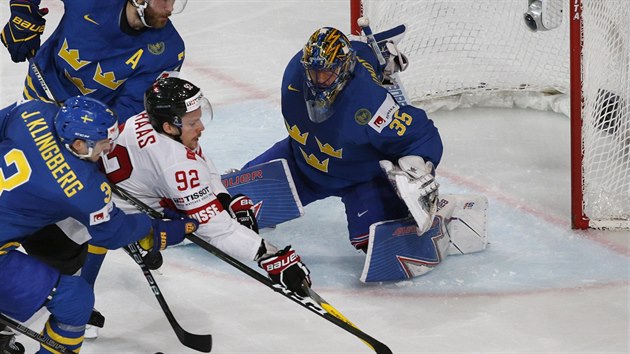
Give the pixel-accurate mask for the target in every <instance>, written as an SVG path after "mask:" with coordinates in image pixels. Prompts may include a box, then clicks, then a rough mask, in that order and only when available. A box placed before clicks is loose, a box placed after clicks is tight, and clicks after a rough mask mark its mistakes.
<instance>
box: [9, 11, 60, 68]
mask: <svg viewBox="0 0 630 354" xmlns="http://www.w3.org/2000/svg"><path fill="white" fill-rule="evenodd" d="M39 3H40V0H11V1H10V2H9V7H10V9H11V17H10V18H9V22H7V24H6V25H5V26H4V28H3V29H2V33H1V34H0V39H2V44H4V46H5V47H6V48H7V50H8V51H9V53H10V54H11V60H13V61H14V62H16V63H19V62H22V61H25V60H26V59H28V58H31V57H34V56H35V53H37V50H39V46H40V44H41V41H40V38H39V37H40V36H41V35H42V33H44V28H45V27H46V20H45V19H44V16H45V15H46V14H47V13H48V9H47V8H43V9H40V8H39Z"/></svg>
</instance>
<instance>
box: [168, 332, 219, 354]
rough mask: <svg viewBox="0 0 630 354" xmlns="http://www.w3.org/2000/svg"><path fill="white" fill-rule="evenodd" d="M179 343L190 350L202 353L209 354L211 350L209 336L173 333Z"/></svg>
mask: <svg viewBox="0 0 630 354" xmlns="http://www.w3.org/2000/svg"><path fill="white" fill-rule="evenodd" d="M175 334H176V335H177V338H178V339H179V341H180V342H181V343H182V344H183V345H185V346H187V347H188V348H190V349H194V350H196V351H199V352H202V353H210V351H211V350H212V335H211V334H194V333H190V332H186V331H183V330H182V331H175Z"/></svg>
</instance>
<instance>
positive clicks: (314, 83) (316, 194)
mask: <svg viewBox="0 0 630 354" xmlns="http://www.w3.org/2000/svg"><path fill="white" fill-rule="evenodd" d="M390 47H391V46H390ZM390 57H391V58H392V59H393V58H395V57H396V56H390ZM393 64H396V63H393ZM394 66H395V65H394ZM388 67H389V70H391V68H392V65H389V66H388ZM375 68H377V69H375ZM377 70H380V67H379V66H378V63H377V62H376V57H375V55H374V52H373V51H372V49H371V48H370V47H369V46H368V45H367V44H366V43H365V42H363V41H352V42H350V40H349V39H348V38H347V37H346V36H345V35H344V34H343V33H341V32H340V31H339V30H337V29H335V28H330V27H324V28H321V29H319V30H317V31H315V33H313V34H312V35H311V37H310V38H309V39H308V42H307V43H306V45H305V46H304V48H303V50H301V51H300V52H298V53H297V54H296V55H295V56H294V57H293V58H292V59H291V60H290V62H289V64H288V65H287V67H286V69H285V72H284V76H283V79H282V91H281V92H282V97H281V98H282V115H283V117H284V122H285V126H286V129H287V131H288V137H287V138H285V139H283V140H281V141H279V142H277V143H276V144H275V145H273V146H272V147H271V148H269V149H268V150H267V151H265V152H263V153H262V154H261V155H259V156H258V157H256V158H254V159H253V160H251V161H250V162H248V163H247V164H246V165H245V167H249V166H253V165H257V164H260V163H263V162H266V161H270V160H274V159H280V158H282V159H286V160H287V161H288V164H289V167H290V169H291V174H292V175H293V178H294V181H295V186H296V189H297V191H298V194H299V197H300V199H301V201H302V203H303V204H304V205H308V204H310V203H312V202H314V201H316V200H319V199H323V198H327V197H329V196H336V197H340V198H341V201H342V202H343V204H344V206H345V209H346V218H347V221H348V231H349V237H350V242H351V243H352V245H353V246H354V247H356V248H357V249H361V250H363V251H365V252H366V253H367V255H368V257H367V258H366V266H365V269H364V274H363V276H362V280H364V281H381V280H401V279H407V278H409V277H412V276H416V275H420V274H423V273H426V272H427V271H429V270H431V269H433V267H435V266H436V265H437V264H439V263H440V261H441V260H442V259H443V258H444V257H445V256H446V255H447V254H449V253H451V251H450V248H449V247H450V243H451V242H453V240H454V238H453V237H449V232H448V230H447V228H446V223H447V222H450V221H451V220H452V218H453V212H454V210H459V209H462V210H463V205H464V204H465V205H466V208H467V209H468V211H466V214H468V213H469V211H470V210H473V209H474V212H473V213H474V214H475V219H476V220H477V219H479V220H482V222H480V227H478V228H476V229H469V230H466V232H465V234H466V236H463V237H464V238H466V239H468V238H469V236H470V238H471V240H472V241H471V244H472V246H471V247H467V248H466V247H463V246H462V247H460V249H463V250H464V251H463V252H461V253H468V252H473V251H478V250H481V249H483V248H485V210H486V200H485V198H484V197H480V198H476V197H474V198H472V199H473V200H470V203H469V204H466V203H462V202H460V201H459V200H458V198H456V197H454V196H451V197H450V198H449V197H444V198H442V199H439V198H438V183H437V182H436V181H435V177H434V175H435V167H437V166H438V164H439V163H440V159H441V157H442V149H443V147H442V141H441V139H440V135H439V133H438V130H437V128H436V127H435V126H434V124H433V122H432V121H431V120H430V119H429V118H428V117H427V115H426V114H425V112H424V111H423V110H421V109H419V108H415V107H413V106H411V105H407V106H401V105H399V104H398V103H397V102H396V100H395V99H394V98H393V97H392V95H391V94H390V93H389V92H388V91H387V90H386V89H385V88H384V87H383V86H382V85H381V84H382V81H381V75H380V74H379V72H378V71H377ZM390 180H391V181H392V182H394V184H392V183H390ZM467 198H468V197H467ZM465 199H466V198H465ZM466 202H468V200H466ZM409 214H411V215H412V216H413V218H411V219H410V218H408V216H409ZM460 214H463V213H460ZM477 216H479V217H478V218H477ZM467 217H468V218H469V216H467ZM388 220H395V223H396V224H395V225H393V226H394V227H393V228H391V227H390V228H388V229H387V230H385V231H383V230H384V229H383V228H384V227H385V226H392V225H390V224H387V225H383V226H382V227H380V228H379V226H381V225H382V223H383V222H384V221H388ZM371 227H372V230H371ZM371 231H372V235H370V232H371ZM383 232H385V234H383ZM393 233H394V234H393ZM394 236H397V237H394ZM398 236H405V237H398ZM382 238H385V240H383V239H382ZM376 246H378V247H376ZM454 252H455V251H454Z"/></svg>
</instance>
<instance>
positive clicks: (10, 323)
mask: <svg viewBox="0 0 630 354" xmlns="http://www.w3.org/2000/svg"><path fill="white" fill-rule="evenodd" d="M0 323H2V324H4V325H6V326H7V327H10V328H13V329H14V330H15V331H17V332H20V333H22V334H23V335H25V336H27V337H29V338H31V339H33V340H36V341H38V342H40V343H41V344H43V345H45V346H47V347H50V348H52V349H54V350H56V351H58V352H59V353H62V354H74V352H73V351H72V350H70V349H68V348H66V347H65V346H64V345H63V344H61V343H59V342H57V341H55V340H53V339H52V338H47V337H44V336H43V335H41V334H39V333H37V332H35V331H33V330H32V329H30V328H28V327H26V326H24V325H23V324H21V323H19V322H16V321H14V320H12V319H10V318H8V317H6V316H5V315H3V314H1V313H0Z"/></svg>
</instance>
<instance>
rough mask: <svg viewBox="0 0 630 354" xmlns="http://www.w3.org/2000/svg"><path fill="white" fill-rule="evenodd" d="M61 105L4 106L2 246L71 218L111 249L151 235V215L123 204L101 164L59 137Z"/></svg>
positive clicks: (0, 115)
mask: <svg viewBox="0 0 630 354" xmlns="http://www.w3.org/2000/svg"><path fill="white" fill-rule="evenodd" d="M58 110H59V108H58V107H57V106H55V105H54V104H51V103H45V102H42V101H36V100H34V101H27V102H25V103H24V104H22V105H18V106H15V105H12V106H9V107H7V108H5V109H2V110H0V246H2V245H6V244H7V243H8V242H12V241H17V242H20V241H21V240H23V239H24V238H25V237H26V236H28V235H30V234H32V233H33V232H35V231H37V230H39V229H40V228H42V227H43V226H46V225H50V224H54V223H56V222H58V221H60V220H64V219H66V218H68V217H72V218H74V219H76V220H78V221H79V222H81V223H82V224H83V225H85V226H86V227H87V229H88V231H89V233H90V235H91V236H92V241H91V243H93V244H95V245H98V246H102V247H106V248H110V249H115V248H119V247H121V246H124V245H127V244H129V243H131V242H133V241H136V240H138V239H140V238H142V236H144V235H146V234H148V233H149V231H150V229H151V222H150V219H149V217H148V216H146V215H144V214H135V215H126V214H125V213H123V212H122V211H121V210H120V209H118V208H117V207H116V206H115V205H114V204H113V202H112V195H111V194H112V191H111V188H110V186H109V184H108V183H107V180H106V178H105V175H104V174H102V173H101V172H100V171H99V170H98V165H97V164H96V163H93V162H90V161H85V160H81V159H79V158H77V157H76V156H74V155H72V154H71V153H70V152H69V151H68V150H67V149H66V148H65V147H64V146H63V145H62V143H61V142H60V141H59V139H58V137H57V134H56V132H55V128H54V124H53V120H54V117H55V115H56V114H57V111H58ZM5 250H6V248H5Z"/></svg>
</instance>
